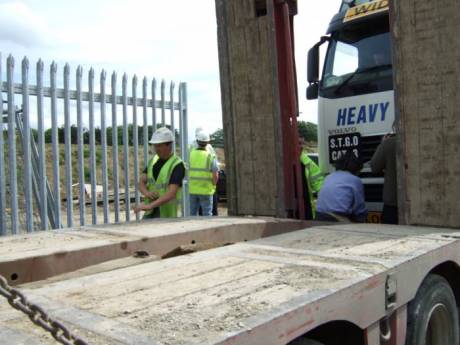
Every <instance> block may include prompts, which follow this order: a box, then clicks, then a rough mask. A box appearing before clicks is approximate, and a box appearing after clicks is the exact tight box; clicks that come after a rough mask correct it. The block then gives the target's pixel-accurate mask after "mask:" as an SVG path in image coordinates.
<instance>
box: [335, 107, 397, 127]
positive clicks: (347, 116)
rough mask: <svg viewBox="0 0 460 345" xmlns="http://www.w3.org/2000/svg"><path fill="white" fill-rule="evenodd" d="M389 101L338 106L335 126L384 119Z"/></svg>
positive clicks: (382, 120)
mask: <svg viewBox="0 0 460 345" xmlns="http://www.w3.org/2000/svg"><path fill="white" fill-rule="evenodd" d="M389 105H390V102H383V103H375V104H368V105H361V106H359V107H348V108H340V109H339V110H338V111H337V127H341V126H353V125H358V124H361V123H374V122H376V121H381V122H384V121H385V116H386V114H387V111H388V107H389Z"/></svg>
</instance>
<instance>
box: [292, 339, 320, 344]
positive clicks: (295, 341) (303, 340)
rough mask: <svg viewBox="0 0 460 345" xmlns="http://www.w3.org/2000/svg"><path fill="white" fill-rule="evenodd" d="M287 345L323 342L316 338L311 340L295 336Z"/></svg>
mask: <svg viewBox="0 0 460 345" xmlns="http://www.w3.org/2000/svg"><path fill="white" fill-rule="evenodd" d="M288 345H323V344H322V343H320V342H318V341H316V340H311V339H307V338H297V339H295V340H293V341H291V342H290V343H289V344H288Z"/></svg>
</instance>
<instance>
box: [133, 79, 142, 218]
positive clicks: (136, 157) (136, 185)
mask: <svg viewBox="0 0 460 345" xmlns="http://www.w3.org/2000/svg"><path fill="white" fill-rule="evenodd" d="M132 87H133V88H132V91H133V145H134V168H133V169H134V199H135V203H136V207H137V206H139V203H140V197H139V137H138V126H137V76H136V75H134V77H133V81H132ZM136 220H139V212H136Z"/></svg>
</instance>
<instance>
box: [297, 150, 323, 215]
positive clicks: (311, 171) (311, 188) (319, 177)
mask: <svg viewBox="0 0 460 345" xmlns="http://www.w3.org/2000/svg"><path fill="white" fill-rule="evenodd" d="M300 162H301V163H302V164H303V165H305V179H306V180H307V186H308V198H309V199H310V205H311V214H312V215H313V218H314V217H315V213H316V200H315V198H314V197H313V193H318V192H319V190H320V189H321V186H322V185H323V182H324V176H323V174H322V173H321V169H320V168H319V167H318V166H317V165H316V163H315V162H313V161H312V159H311V158H310V157H308V155H307V153H306V152H304V151H302V153H301V154H300Z"/></svg>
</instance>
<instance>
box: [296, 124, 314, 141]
mask: <svg viewBox="0 0 460 345" xmlns="http://www.w3.org/2000/svg"><path fill="white" fill-rule="evenodd" d="M297 127H298V129H299V136H301V137H302V138H304V139H305V141H314V142H317V141H318V125H316V124H314V123H311V122H305V121H299V122H298V123H297Z"/></svg>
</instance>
